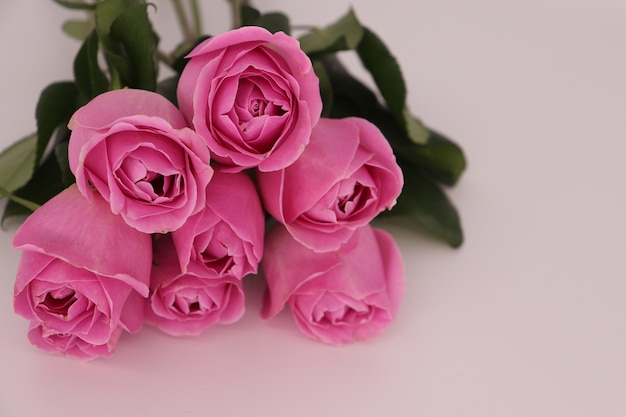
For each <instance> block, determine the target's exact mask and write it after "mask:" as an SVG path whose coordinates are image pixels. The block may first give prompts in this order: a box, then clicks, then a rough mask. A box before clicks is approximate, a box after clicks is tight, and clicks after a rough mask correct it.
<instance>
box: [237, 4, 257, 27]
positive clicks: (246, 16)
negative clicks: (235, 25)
mask: <svg viewBox="0 0 626 417" xmlns="http://www.w3.org/2000/svg"><path fill="white" fill-rule="evenodd" d="M239 13H240V15H241V24H242V26H255V24H256V21H257V20H259V18H260V17H261V12H260V11H259V10H258V9H255V8H254V7H252V6H248V5H246V4H243V5H241V8H240V12H239Z"/></svg>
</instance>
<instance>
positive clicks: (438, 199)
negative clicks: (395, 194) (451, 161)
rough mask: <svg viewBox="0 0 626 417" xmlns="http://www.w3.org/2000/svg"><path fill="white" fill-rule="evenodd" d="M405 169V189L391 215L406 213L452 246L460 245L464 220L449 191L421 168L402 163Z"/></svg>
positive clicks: (403, 169)
mask: <svg viewBox="0 0 626 417" xmlns="http://www.w3.org/2000/svg"><path fill="white" fill-rule="evenodd" d="M402 171H403V174H404V189H403V190H402V194H401V195H400V197H399V198H398V202H397V204H396V206H395V207H394V208H393V209H392V211H391V214H403V215H407V216H409V217H411V218H413V219H414V220H415V221H416V222H417V223H418V224H419V225H420V226H422V227H423V228H424V229H425V230H426V231H428V232H429V233H431V234H432V235H434V236H435V237H437V238H439V239H442V240H444V241H445V242H447V243H448V244H449V245H450V246H452V247H455V248H456V247H459V246H461V244H462V243H463V230H462V228H461V220H460V218H459V215H458V213H457V211H456V208H455V207H454V205H453V204H452V203H451V202H450V200H449V199H448V197H447V196H446V194H445V193H444V192H443V191H442V190H441V189H440V188H439V186H437V185H436V184H435V183H433V182H432V181H430V180H429V179H428V178H427V177H425V176H424V175H422V174H421V173H420V172H419V171H416V170H414V169H410V168H407V167H405V166H402Z"/></svg>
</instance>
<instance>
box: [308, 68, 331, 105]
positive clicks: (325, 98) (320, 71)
mask: <svg viewBox="0 0 626 417" xmlns="http://www.w3.org/2000/svg"><path fill="white" fill-rule="evenodd" d="M312 63H313V70H314V71H315V74H316V75H317V78H319V80H320V94H321V96H322V103H323V106H322V117H330V115H331V114H332V109H333V86H332V83H331V81H330V76H329V74H328V71H326V67H325V66H324V63H323V62H322V61H321V60H320V59H313V60H312Z"/></svg>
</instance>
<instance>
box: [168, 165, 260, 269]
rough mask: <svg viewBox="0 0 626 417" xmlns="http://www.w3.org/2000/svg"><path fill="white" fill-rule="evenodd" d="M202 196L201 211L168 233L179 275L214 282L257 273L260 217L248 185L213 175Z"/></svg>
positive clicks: (242, 177)
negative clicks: (228, 277)
mask: <svg viewBox="0 0 626 417" xmlns="http://www.w3.org/2000/svg"><path fill="white" fill-rule="evenodd" d="M206 194H207V198H206V207H205V208H204V210H203V211H201V212H199V213H197V214H195V215H194V216H192V217H191V218H189V220H188V221H187V222H186V223H185V224H184V225H183V226H182V227H181V228H180V229H178V230H176V231H174V232H172V238H173V239H174V244H175V245H176V251H177V253H178V260H179V264H180V268H181V270H182V271H183V272H184V273H190V274H194V275H199V276H205V277H214V278H215V277H221V276H225V275H230V276H232V277H236V278H239V279H241V278H243V277H244V276H245V275H247V274H250V273H256V271H257V268H258V265H259V262H260V261H261V257H262V256H263V234H264V232H265V216H264V213H263V209H262V207H261V201H260V199H259V195H258V194H257V192H256V188H255V187H254V184H253V183H252V180H250V178H248V176H247V175H246V174H244V173H241V172H238V173H224V172H221V171H219V170H216V171H215V173H214V175H213V179H212V180H211V182H210V183H209V185H208V187H207V189H206Z"/></svg>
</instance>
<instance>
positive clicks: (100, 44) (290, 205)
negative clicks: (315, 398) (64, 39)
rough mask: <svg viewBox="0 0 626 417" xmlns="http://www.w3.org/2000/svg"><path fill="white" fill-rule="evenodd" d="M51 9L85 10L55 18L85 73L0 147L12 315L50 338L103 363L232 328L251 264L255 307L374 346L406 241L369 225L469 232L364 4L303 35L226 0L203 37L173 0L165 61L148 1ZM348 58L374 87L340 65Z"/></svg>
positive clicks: (449, 150) (48, 96)
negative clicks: (223, 28) (257, 282)
mask: <svg viewBox="0 0 626 417" xmlns="http://www.w3.org/2000/svg"><path fill="white" fill-rule="evenodd" d="M55 1H56V3H58V4H59V5H61V6H64V7H67V8H70V9H81V10H84V11H85V12H86V14H87V18H86V19H85V20H80V21H70V22H68V23H67V24H66V25H65V26H64V28H65V29H66V31H68V32H69V33H70V34H71V35H72V36H74V37H77V38H78V39H80V40H81V42H82V45H81V47H80V49H79V51H78V54H77V55H76V58H75V60H74V79H73V80H71V81H62V82H56V83H53V84H51V85H49V86H48V87H46V88H45V89H44V90H43V91H42V93H41V96H40V98H39V102H38V104H37V109H36V116H37V131H36V132H35V133H34V134H33V135H30V136H27V137H26V138H24V139H22V140H20V141H18V142H16V143H15V144H14V145H12V146H11V147H9V148H8V149H6V150H5V151H4V152H3V153H2V154H0V192H1V193H2V195H4V196H6V197H8V199H9V201H8V203H7V204H6V207H5V209H4V213H3V217H2V220H3V221H4V220H5V219H8V218H11V217H18V216H27V218H26V220H25V221H24V223H23V224H22V225H21V227H20V228H19V229H18V231H17V232H16V234H15V237H14V241H13V243H14V246H15V247H16V248H18V249H21V250H22V257H21V260H20V263H19V266H18V271H17V278H16V281H15V294H14V307H15V311H16V313H18V314H20V315H21V316H23V317H25V318H26V319H28V320H29V321H30V327H29V330H28V338H29V340H30V341H31V342H32V343H33V344H35V345H36V346H38V347H40V348H41V349H43V350H46V351H50V352H56V353H61V354H66V355H70V356H74V357H78V358H81V359H92V358H95V357H100V356H109V355H110V354H111V353H112V352H113V351H114V348H115V345H116V343H117V340H118V339H119V337H120V336H121V335H122V333H123V332H130V333H134V332H137V331H139V330H140V329H141V327H142V325H143V324H144V323H145V324H150V325H153V326H155V327H157V328H159V329H161V330H163V331H164V332H166V333H169V334H172V335H196V334H199V333H201V332H204V331H205V330H206V329H207V328H209V327H211V326H213V325H215V324H228V323H233V322H235V321H237V320H238V319H239V318H240V317H241V316H242V315H243V313H244V305H245V304H244V297H245V293H244V289H243V285H242V280H243V279H244V278H245V277H249V276H254V275H257V274H258V276H259V277H262V278H264V279H265V280H266V282H267V291H266V295H265V299H264V301H263V308H262V311H261V315H262V317H264V318H270V317H272V316H274V315H276V314H278V312H280V311H281V310H282V309H283V308H284V306H285V304H288V305H289V307H290V309H291V311H292V313H293V316H294V319H295V321H296V324H297V326H298V328H299V329H300V330H301V331H302V332H303V333H304V334H306V335H307V336H310V337H311V338H313V339H317V340H320V341H323V342H327V343H331V344H344V343H347V342H351V341H355V340H363V339H367V338H370V337H372V336H374V335H377V334H379V333H380V332H381V331H383V330H384V329H385V328H387V326H388V325H389V324H390V323H391V322H392V321H393V319H394V318H395V317H396V315H397V312H398V309H399V305H400V302H401V300H402V296H403V292H404V270H403V264H402V259H401V256H400V251H399V249H398V247H397V245H396V244H395V243H394V240H393V238H392V237H391V236H390V235H389V234H388V233H387V232H385V231H383V230H381V229H378V228H376V227H373V226H372V224H371V222H372V221H373V220H374V219H375V218H377V217H378V216H381V215H386V214H388V213H391V214H398V215H402V216H405V217H406V218H407V219H409V218H410V219H413V220H414V221H416V223H417V224H419V225H421V227H422V228H423V229H424V230H426V231H427V232H430V233H431V234H434V235H435V236H437V237H440V238H442V239H443V240H445V241H447V242H448V243H449V244H450V245H452V246H454V247H456V246H459V245H460V244H461V243H462V240H463V237H462V232H461V227H460V221H459V218H458V215H457V212H456V210H455V209H454V207H453V206H452V204H451V203H450V202H449V200H448V199H447V198H446V196H445V194H444V192H443V191H442V189H441V188H440V185H441V184H443V185H453V184H454V183H456V181H457V180H458V179H459V177H460V175H461V173H462V172H463V170H464V168H465V159H464V156H463V153H462V151H461V149H460V148H459V147H458V146H457V145H456V144H454V142H452V141H451V140H449V139H447V138H445V137H444V136H442V135H440V134H439V133H437V132H435V131H432V130H430V129H428V128H427V127H425V126H424V125H423V124H422V123H421V121H419V119H417V118H416V117H414V116H413V115H412V114H411V113H410V111H409V109H408V108H407V106H406V88H405V85H404V81H403V78H402V74H401V72H400V68H399V66H398V64H397V62H396V61H395V59H394V58H393V56H392V55H391V53H390V52H389V50H388V49H387V47H386V46H385V45H384V43H383V42H382V40H381V39H379V38H378V36H376V35H375V34H374V33H373V32H372V31H371V30H369V29H368V28H367V27H365V26H363V25H362V24H361V23H360V22H359V20H358V19H357V17H356V15H355V14H354V12H353V11H349V12H348V13H346V14H345V15H344V16H343V17H341V18H340V19H339V20H337V21H336V22H334V23H332V24H330V25H329V26H327V27H325V28H307V29H301V30H300V32H302V33H301V34H299V36H298V37H296V36H295V35H294V31H293V30H292V29H293V27H292V25H291V23H290V21H289V19H288V17H287V16H286V15H284V14H283V13H280V12H270V13H261V12H260V11H259V10H257V9H255V8H253V7H252V6H251V5H249V4H248V3H247V2H240V1H234V0H233V1H231V4H232V6H233V8H232V11H233V13H232V17H233V29H232V30H229V31H227V32H224V33H219V34H214V35H213V36H209V35H206V34H204V32H203V31H202V29H201V24H200V12H199V8H198V4H197V2H196V1H190V2H189V5H190V6H191V7H190V8H189V10H186V9H185V8H184V7H183V4H182V3H181V2H179V1H173V2H172V3H173V5H174V6H175V7H174V9H175V10H176V13H177V17H178V19H179V22H180V23H181V26H182V28H183V32H184V33H185V34H186V36H185V39H183V40H182V41H181V43H180V45H179V46H178V47H177V48H176V49H175V50H174V51H173V52H171V53H165V52H163V51H161V50H160V49H159V46H158V43H159V42H158V39H159V38H158V36H157V34H156V33H155V32H154V30H153V28H152V25H151V22H150V13H152V12H153V11H152V10H151V7H150V5H149V4H147V3H146V2H145V1H142V0H104V1H94V2H83V1H78V0H76V1H70V0H55ZM190 15H191V17H192V18H191V19H190V18H189V16H190ZM191 21H193V22H194V23H193V25H192V24H190V23H189V22H191ZM349 50H350V51H354V52H355V53H356V54H357V55H358V56H359V58H360V59H361V62H362V63H363V65H364V66H365V68H366V69H367V70H368V71H369V72H370V73H371V75H372V77H373V80H374V82H375V84H376V88H377V90H378V91H374V90H373V89H372V88H370V87H368V86H366V85H365V84H364V83H363V82H361V81H359V80H358V79H357V78H355V77H354V76H353V75H351V73H350V72H349V71H348V69H347V68H346V67H345V66H344V65H343V64H342V62H341V61H340V58H339V55H338V54H337V53H338V52H340V51H349ZM164 67H165V68H167V70H168V71H169V72H170V73H171V74H173V75H171V76H168V77H159V76H158V74H159V69H163V68H164Z"/></svg>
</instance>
